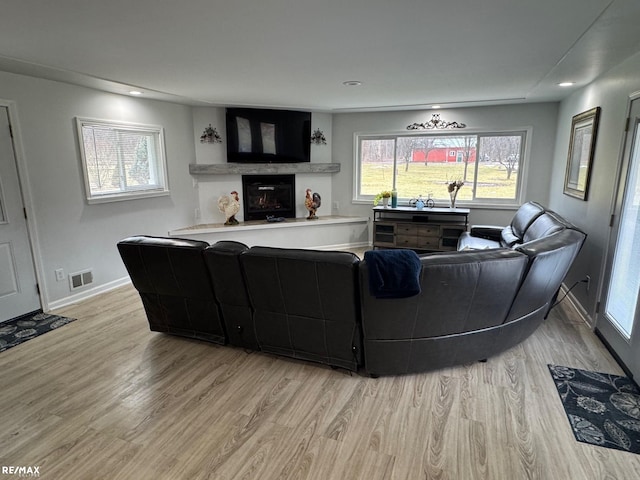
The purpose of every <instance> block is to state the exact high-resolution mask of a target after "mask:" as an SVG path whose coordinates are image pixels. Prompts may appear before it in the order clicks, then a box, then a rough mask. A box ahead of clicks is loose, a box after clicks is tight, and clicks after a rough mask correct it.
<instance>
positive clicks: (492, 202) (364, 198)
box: [352, 126, 533, 208]
mask: <svg viewBox="0 0 640 480" xmlns="http://www.w3.org/2000/svg"><path fill="white" fill-rule="evenodd" d="M456 134H459V135H477V136H478V139H480V137H483V136H493V135H495V136H500V135H509V134H513V135H522V136H523V142H524V145H522V146H521V148H520V151H521V160H520V161H519V164H518V177H517V181H516V198H515V199H505V200H502V199H484V198H475V199H473V200H470V201H469V200H467V201H462V200H460V199H458V202H457V203H456V205H458V206H460V207H473V206H476V207H490V208H491V207H494V208H514V207H519V206H520V205H521V204H522V203H523V199H524V198H526V185H527V176H528V171H529V161H530V158H531V142H532V138H533V128H532V127H530V126H527V127H513V128H508V129H465V130H444V131H434V130H418V131H410V132H407V131H393V132H376V133H371V132H355V133H354V134H353V151H354V161H353V189H352V192H353V195H352V203H354V204H370V203H372V202H373V198H374V195H365V194H361V193H360V187H361V181H360V173H361V169H360V166H361V165H360V156H361V154H360V144H361V143H360V139H373V140H385V139H388V140H391V139H397V138H398V137H409V136H425V135H442V136H454V135H456ZM447 153H450V152H447ZM394 164H395V166H396V167H395V168H398V166H397V159H396V158H395V153H394ZM394 170H395V169H394ZM475 175H476V173H475V172H474V178H475ZM395 177H396V176H395V174H394V176H393V185H392V187H395V181H396V178H395ZM425 193H427V192H425ZM398 195H400V196H399V198H398V201H399V202H401V203H405V202H408V201H409V200H410V198H408V197H406V198H405V197H403V196H402V192H398ZM435 197H436V204H438V200H440V202H442V201H443V200H446V197H445V195H444V194H443V193H442V192H439V195H435Z"/></svg>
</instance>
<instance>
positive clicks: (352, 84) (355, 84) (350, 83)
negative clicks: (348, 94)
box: [342, 80, 362, 87]
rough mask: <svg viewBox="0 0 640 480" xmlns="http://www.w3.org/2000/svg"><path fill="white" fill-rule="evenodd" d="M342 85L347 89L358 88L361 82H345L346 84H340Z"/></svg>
mask: <svg viewBox="0 0 640 480" xmlns="http://www.w3.org/2000/svg"><path fill="white" fill-rule="evenodd" d="M342 84H343V85H345V86H347V87H359V86H360V85H362V82H361V81H360V80H347V81H346V82H342Z"/></svg>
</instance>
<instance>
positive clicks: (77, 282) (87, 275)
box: [69, 270, 93, 290]
mask: <svg viewBox="0 0 640 480" xmlns="http://www.w3.org/2000/svg"><path fill="white" fill-rule="evenodd" d="M91 283H93V272H92V271H91V270H85V271H83V272H77V273H72V274H70V275H69V287H70V288H71V290H77V289H78V288H82V287H84V286H86V285H89V284H91Z"/></svg>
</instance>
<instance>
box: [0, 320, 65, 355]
mask: <svg viewBox="0 0 640 480" xmlns="http://www.w3.org/2000/svg"><path fill="white" fill-rule="evenodd" d="M74 320H75V318H67V317H61V316H59V315H49V314H48V313H36V314H35V315H28V316H24V317H18V318H15V319H13V320H9V321H7V322H3V323H0V352H4V351H5V350H8V349H10V348H11V347H15V346H16V345H20V344H21V343H23V342H26V341H27V340H31V339H32V338H35V337H37V336H38V335H42V334H43V333H47V332H50V331H51V330H55V329H56V328H59V327H62V326H63V325H66V324H67V323H71V322H73V321H74Z"/></svg>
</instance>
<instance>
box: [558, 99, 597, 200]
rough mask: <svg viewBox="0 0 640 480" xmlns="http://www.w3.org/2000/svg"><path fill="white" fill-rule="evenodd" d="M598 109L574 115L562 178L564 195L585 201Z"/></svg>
mask: <svg viewBox="0 0 640 480" xmlns="http://www.w3.org/2000/svg"><path fill="white" fill-rule="evenodd" d="M599 118H600V107H595V108H592V109H591V110H587V111H586V112H582V113H579V114H578V115H575V116H574V117H573V119H572V120H571V138H570V139H569V155H568V157H567V171H566V173H565V176H564V193H565V194H566V195H569V196H571V197H575V198H579V199H580V200H585V201H586V200H587V194H588V193H589V178H590V176H591V165H592V163H593V153H594V152H595V149H596V135H597V133H598V120H599Z"/></svg>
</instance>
